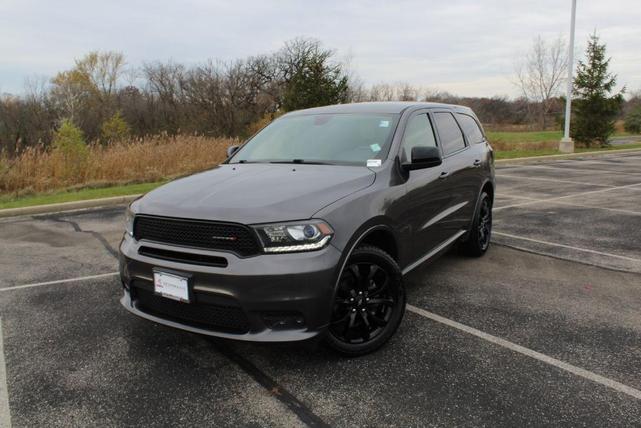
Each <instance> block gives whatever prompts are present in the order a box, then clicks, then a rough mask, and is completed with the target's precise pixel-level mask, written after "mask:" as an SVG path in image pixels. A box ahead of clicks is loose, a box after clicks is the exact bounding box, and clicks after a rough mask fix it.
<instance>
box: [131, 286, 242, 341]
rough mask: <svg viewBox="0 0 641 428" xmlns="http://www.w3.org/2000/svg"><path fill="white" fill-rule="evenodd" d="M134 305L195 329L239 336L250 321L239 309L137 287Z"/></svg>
mask: <svg viewBox="0 0 641 428" xmlns="http://www.w3.org/2000/svg"><path fill="white" fill-rule="evenodd" d="M134 302H135V305H136V307H137V308H138V309H139V310H141V311H143V312H145V313H148V314H149V315H154V316H157V317H159V318H163V319H168V320H170V321H175V322H179V323H182V324H187V325H190V326H192V327H197V328H203V329H206V330H215V331H222V332H227V333H236V334H242V333H247V331H248V330H249V321H248V320H247V317H246V316H245V313H244V312H243V310H242V309H241V308H240V307H238V306H227V305H217V304H207V303H199V302H192V303H183V302H177V301H175V300H171V299H168V298H166V297H161V296H158V295H156V294H154V292H153V291H149V290H145V289H142V288H137V287H136V288H135V294H134Z"/></svg>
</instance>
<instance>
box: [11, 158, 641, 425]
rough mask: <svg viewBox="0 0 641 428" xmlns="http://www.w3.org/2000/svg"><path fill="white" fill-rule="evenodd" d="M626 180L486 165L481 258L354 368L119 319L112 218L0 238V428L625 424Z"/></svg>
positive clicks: (634, 163)
mask: <svg viewBox="0 0 641 428" xmlns="http://www.w3.org/2000/svg"><path fill="white" fill-rule="evenodd" d="M640 166H641V153H639V152H637V153H634V154H633V153H627V154H625V155H623V154H612V155H607V156H602V157H598V158H585V159H573V160H558V161H548V162H545V163H532V164H527V165H500V166H498V167H497V184H498V188H497V197H496V203H495V209H494V222H495V223H494V224H495V230H494V238H493V240H494V243H495V245H493V246H492V247H491V249H490V251H489V252H488V254H487V255H486V256H485V257H484V258H481V259H469V258H465V257H462V256H459V255H457V254H456V253H450V254H447V255H446V256H444V257H443V258H441V259H440V260H439V261H437V262H436V263H434V264H432V265H430V266H425V267H422V268H420V269H418V270H417V271H414V272H412V274H411V275H410V276H408V277H407V279H406V282H407V291H408V303H409V304H410V306H409V311H408V312H407V313H406V317H405V319H404V321H403V324H402V325H401V328H400V329H399V331H398V333H397V335H396V336H395V337H394V338H393V339H392V340H391V342H390V343H389V344H388V345H387V346H386V347H384V348H383V349H382V350H381V351H379V352H377V353H375V354H372V355H369V356H366V357H362V358H358V359H343V358H340V357H338V356H336V355H335V354H333V353H332V352H330V351H328V350H326V349H325V348H323V347H320V348H316V347H312V346H301V345H292V344H272V345H264V344H251V343H237V342H230V341H220V340H212V339H209V338H205V337H201V336H198V335H194V334H188V333H185V332H181V331H174V330H172V329H169V328H166V327H163V326H159V325H156V324H153V323H150V322H148V321H145V320H142V319H138V318H136V317H134V316H132V315H130V314H128V313H127V312H126V311H125V310H124V309H123V308H121V306H120V304H119V303H118V299H119V297H120V294H121V293H120V285H119V283H118V279H117V276H116V275H115V274H114V272H115V271H116V268H117V264H116V259H115V257H114V255H115V248H117V244H118V242H119V240H120V236H121V234H122V212H123V210H122V208H121V207H117V208H104V209H95V210H88V211H80V212H74V213H60V214H49V215H41V216H33V217H16V218H10V219H4V220H0V426H3V423H4V424H8V423H9V422H10V423H11V424H13V426H16V427H17V426H123V425H127V426H134V425H135V426H139V425H145V426H166V425H169V424H173V425H177V424H182V425H185V426H192V425H215V426H301V425H303V426H304V425H309V426H325V425H330V426H381V425H384V426H388V425H393V426H452V425H467V426H470V425H473V426H478V425H491V426H516V425H537V426H539V425H573V426H574V425H589V426H631V425H637V426H638V425H639V424H640V422H639V421H641V245H639V242H641V168H640ZM3 366H4V367H6V370H3Z"/></svg>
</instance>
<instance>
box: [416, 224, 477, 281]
mask: <svg viewBox="0 0 641 428" xmlns="http://www.w3.org/2000/svg"><path fill="white" fill-rule="evenodd" d="M465 232H466V231H465V230H459V231H458V232H456V233H455V234H454V235H452V236H451V237H449V238H448V239H447V240H445V241H443V242H441V243H440V244H439V245H437V246H436V247H435V248H434V249H432V251H430V252H429V253H427V254H425V255H424V256H423V257H421V258H420V259H418V260H416V261H415V262H414V263H411V264H410V265H408V266H407V267H406V268H405V269H403V275H405V274H407V273H409V272H411V271H412V270H414V269H415V268H417V267H418V266H420V265H421V264H422V263H424V262H426V261H427V260H429V259H431V258H432V257H434V256H436V255H437V254H439V253H440V252H441V251H443V250H444V249H446V248H447V247H448V246H450V244H453V243H454V242H455V241H456V240H457V239H459V238H460V237H461V236H462V235H463V234H464V233H465Z"/></svg>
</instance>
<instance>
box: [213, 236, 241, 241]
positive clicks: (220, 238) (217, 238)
mask: <svg viewBox="0 0 641 428" xmlns="http://www.w3.org/2000/svg"><path fill="white" fill-rule="evenodd" d="M211 239H213V240H215V241H235V240H236V239H238V238H236V237H235V236H216V235H214V236H212V237H211Z"/></svg>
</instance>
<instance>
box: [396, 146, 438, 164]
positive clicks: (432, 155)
mask: <svg viewBox="0 0 641 428" xmlns="http://www.w3.org/2000/svg"><path fill="white" fill-rule="evenodd" d="M442 163H443V158H441V151H440V150H439V149H438V147H429V146H416V147H412V162H411V163H409V164H405V167H406V168H407V169H410V170H413V169H423V168H432V167H435V166H439V165H440V164H442Z"/></svg>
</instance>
